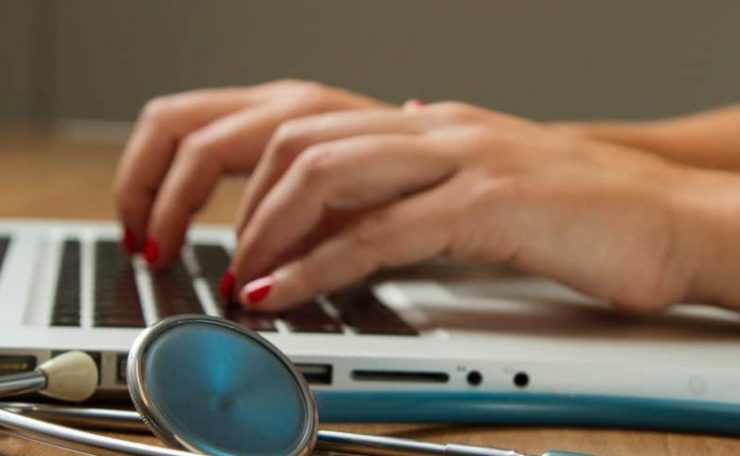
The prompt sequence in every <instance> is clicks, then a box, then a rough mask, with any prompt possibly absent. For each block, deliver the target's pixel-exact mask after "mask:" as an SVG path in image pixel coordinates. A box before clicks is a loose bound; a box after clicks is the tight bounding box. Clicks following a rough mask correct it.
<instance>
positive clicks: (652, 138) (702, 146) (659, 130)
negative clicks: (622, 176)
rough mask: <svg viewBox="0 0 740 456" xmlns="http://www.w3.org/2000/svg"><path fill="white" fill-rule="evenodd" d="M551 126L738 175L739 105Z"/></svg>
mask: <svg viewBox="0 0 740 456" xmlns="http://www.w3.org/2000/svg"><path fill="white" fill-rule="evenodd" d="M553 126H554V127H555V128H558V129H562V130H567V131H570V132H573V133H575V134H579V135H583V136H586V137H589V138H592V139H596V140H599V141H605V142H611V143H616V144H622V145H625V146H629V147H633V148H637V149H642V150H646V151H651V152H654V153H656V154H658V155H660V156H662V157H665V158H666V159H669V160H672V161H676V162H680V163H684V164H688V165H692V166H700V167H705V168H714V169H723V170H731V171H740V104H738V105H734V106H730V107H727V108H722V109H717V110H713V111H707V112H702V113H697V114H692V115H689V116H684V117H677V118H671V119H665V120H658V121H650V122H622V121H597V122H559V123H555V124H553Z"/></svg>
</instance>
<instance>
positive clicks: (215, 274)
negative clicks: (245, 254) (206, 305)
mask: <svg viewBox="0 0 740 456" xmlns="http://www.w3.org/2000/svg"><path fill="white" fill-rule="evenodd" d="M193 253H194V254H195V259H196V260H197V262H198V267H199V269H200V276H201V277H202V278H203V279H204V280H205V281H206V283H207V284H208V288H209V289H210V290H211V295H212V296H213V300H214V301H215V302H217V303H220V304H221V307H222V309H223V308H224V307H228V306H227V304H228V303H226V302H224V299H223V298H222V297H221V293H220V292H219V289H218V288H219V284H220V283H221V277H223V274H224V273H225V272H226V268H228V267H229V263H230V262H231V258H229V252H228V251H227V250H226V249H225V248H224V247H223V246H221V245H217V244H194V245H193Z"/></svg>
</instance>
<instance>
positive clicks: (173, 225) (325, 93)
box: [114, 80, 383, 266]
mask: <svg viewBox="0 0 740 456" xmlns="http://www.w3.org/2000/svg"><path fill="white" fill-rule="evenodd" d="M381 106H383V103H381V102H379V101H376V100H372V99H370V98H367V97H364V96H361V95H357V94H353V93H349V92H346V91H343V90H340V89H334V88H329V87H326V86H322V85H320V84H317V83H311V82H303V81H291V80H287V81H279V82H272V83H269V84H264V85H259V86H255V87H247V88H225V89H209V90H198V91H193V92H186V93H182V94H177V95H170V96H165V97H161V98H157V99H154V100H152V101H150V102H149V103H148V104H147V105H146V107H145V108H144V109H143V111H142V113H141V115H140V117H139V120H138V122H137V125H136V127H135V129H134V132H133V134H132V136H131V139H130V140H129V142H128V145H127V146H126V149H125V152H124V154H123V157H122V159H121V163H120V166H119V168H118V173H117V175H116V179H115V183H114V193H115V200H116V204H117V207H118V213H119V216H120V218H121V221H122V223H123V225H124V227H125V228H124V232H125V235H124V247H125V248H126V249H127V250H128V251H129V252H134V251H138V250H140V249H142V248H143V249H144V253H145V257H146V259H147V261H148V262H149V263H150V265H152V266H160V265H166V264H168V263H170V262H171V261H172V260H173V259H174V258H175V257H177V256H178V254H179V252H180V248H181V246H182V243H183V241H184V239H185V234H186V231H187V227H188V225H189V224H190V220H191V218H192V217H193V215H194V214H195V213H196V212H197V211H198V210H199V209H200V208H201V207H202V206H203V205H204V204H205V203H206V201H207V199H208V197H209V195H210V194H211V192H212V190H213V188H214V187H215V185H216V183H217V181H218V179H219V177H220V176H221V175H222V174H227V173H246V172H247V171H249V170H251V169H252V168H253V167H254V165H255V164H256V163H257V161H258V160H259V158H260V156H261V155H262V152H263V151H264V149H265V145H266V144H267V142H268V140H269V138H270V137H271V136H273V134H274V133H275V130H276V129H277V128H278V126H280V125H282V124H284V123H286V122H287V121H289V120H291V119H296V118H300V117H303V116H307V115H311V114H318V113H322V112H328V111H336V110H358V109H369V108H378V107H381ZM248 194H249V195H251V194H252V192H251V191H250V190H248ZM252 199H253V198H251V197H250V198H248V200H250V201H251V200H252ZM243 207H245V208H247V207H249V206H248V204H246V205H243Z"/></svg>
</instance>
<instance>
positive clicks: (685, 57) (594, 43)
mask: <svg viewBox="0 0 740 456" xmlns="http://www.w3.org/2000/svg"><path fill="white" fill-rule="evenodd" d="M739 57H740V2H738V1H737V0H711V1H701V2H698V1H695V0H655V1H631V0H625V1H621V2H605V1H592V0H559V1H547V2H546V1H539V0H520V1H491V0H455V1H452V0H446V1H441V0H439V1H437V0H374V1H350V0H326V1H318V0H312V1H308V0H307V1H291V0H270V1H259V0H250V1H237V0H209V1H196V0H153V1H144V0H132V1H125V2H113V1H99V0H64V1H62V0H0V120H4V121H28V120H31V121H55V120H60V119H62V120H63V119H100V120H121V121H130V120H132V119H133V118H134V117H135V115H136V113H137V111H138V110H139V108H140V106H141V105H142V104H143V103H144V102H145V101H146V100H147V99H148V98H150V97H152V96H154V95H157V94H161V93H170V92H177V91H182V90H187V89H190V88H195V87H203V86H221V85H243V84H253V83H257V82H261V81H266V80H270V79H275V78H282V77H298V78H308V79H314V80H319V81H323V82H326V83H330V84H336V85H341V86H345V87H347V88H352V89H356V90H359V91H363V92H367V93H369V94H372V95H375V96H377V97H381V98H384V99H388V100H391V101H402V100H404V99H406V98H411V97H419V98H423V99H426V100H439V99H462V100H467V101H471V102H474V103H478V104H482V105H486V106H488V107H491V108H495V109H499V110H504V111H509V112H513V113H516V114H520V115H524V116H528V117H533V118H536V119H543V120H546V119H556V118H597V117H631V118H649V117H655V116H666V115H671V114H678V113H682V112H686V111H692V110H697V109H702V108H706V107H710V106H714V105H718V104H726V103H730V102H734V101H738V100H740V59H739Z"/></svg>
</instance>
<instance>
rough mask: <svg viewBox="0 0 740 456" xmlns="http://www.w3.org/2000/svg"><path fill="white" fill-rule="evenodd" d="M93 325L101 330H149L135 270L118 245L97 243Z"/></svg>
mask: <svg viewBox="0 0 740 456" xmlns="http://www.w3.org/2000/svg"><path fill="white" fill-rule="evenodd" d="M95 250H96V257H95V293H94V299H95V302H94V317H93V324H94V325H95V326H101V327H124V328H143V327H145V326H146V322H145V321H144V314H143V312H142V309H141V300H140V299H139V293H138V290H137V288H136V279H135V277H134V268H133V266H132V265H131V260H130V259H129V257H128V256H126V255H125V254H124V253H122V252H121V250H120V247H119V246H118V243H116V242H110V241H100V242H97V243H96V249H95Z"/></svg>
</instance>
